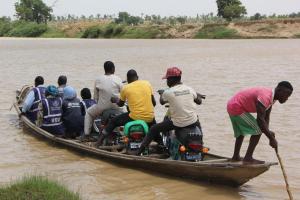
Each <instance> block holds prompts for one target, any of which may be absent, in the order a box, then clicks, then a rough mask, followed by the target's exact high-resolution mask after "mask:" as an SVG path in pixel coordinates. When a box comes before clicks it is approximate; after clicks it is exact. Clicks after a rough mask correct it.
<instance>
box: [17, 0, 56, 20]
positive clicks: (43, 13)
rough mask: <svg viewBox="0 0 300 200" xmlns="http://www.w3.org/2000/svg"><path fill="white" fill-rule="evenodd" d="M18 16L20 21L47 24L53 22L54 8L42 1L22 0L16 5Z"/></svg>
mask: <svg viewBox="0 0 300 200" xmlns="http://www.w3.org/2000/svg"><path fill="white" fill-rule="evenodd" d="M15 9H16V16H17V18H18V19H20V20H25V21H31V22H36V23H47V21H48V20H51V12H52V8H51V7H49V6H47V5H46V4H45V3H44V2H43V1H42V0H20V1H18V2H16V3H15Z"/></svg>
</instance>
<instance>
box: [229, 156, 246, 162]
mask: <svg viewBox="0 0 300 200" xmlns="http://www.w3.org/2000/svg"><path fill="white" fill-rule="evenodd" d="M242 160H243V158H242V157H240V156H233V157H232V158H231V161H232V162H239V161H242Z"/></svg>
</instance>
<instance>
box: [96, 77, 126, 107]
mask: <svg viewBox="0 0 300 200" xmlns="http://www.w3.org/2000/svg"><path fill="white" fill-rule="evenodd" d="M122 87H123V83H122V79H121V78H119V77H118V76H116V75H114V74H111V75H101V76H100V77H99V78H98V79H96V81H95V87H94V99H95V101H96V102H97V103H98V105H99V106H100V107H101V108H102V109H110V108H115V109H118V108H119V107H118V106H117V105H116V104H113V103H111V101H110V99H111V97H119V96H120V91H121V89H122Z"/></svg>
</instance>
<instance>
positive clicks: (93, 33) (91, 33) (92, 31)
mask: <svg viewBox="0 0 300 200" xmlns="http://www.w3.org/2000/svg"><path fill="white" fill-rule="evenodd" d="M101 34H102V29H101V27H100V26H91V27H88V28H87V29H86V30H85V31H84V32H83V34H82V36H81V37H82V38H99V37H100V36H101Z"/></svg>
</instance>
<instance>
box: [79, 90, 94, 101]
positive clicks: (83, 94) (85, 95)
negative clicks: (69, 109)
mask: <svg viewBox="0 0 300 200" xmlns="http://www.w3.org/2000/svg"><path fill="white" fill-rule="evenodd" d="M80 96H81V98H82V99H90V98H92V94H91V91H90V89H89V88H83V89H82V90H81V91H80Z"/></svg>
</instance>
